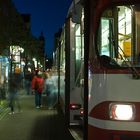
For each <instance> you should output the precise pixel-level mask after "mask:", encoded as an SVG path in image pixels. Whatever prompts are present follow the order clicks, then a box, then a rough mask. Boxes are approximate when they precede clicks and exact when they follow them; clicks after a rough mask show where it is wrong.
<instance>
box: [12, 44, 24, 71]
mask: <svg viewBox="0 0 140 140" xmlns="http://www.w3.org/2000/svg"><path fill="white" fill-rule="evenodd" d="M23 52H24V49H23V48H22V47H20V46H14V45H13V46H10V61H11V70H10V72H11V73H12V72H13V71H14V70H15V69H17V68H18V69H19V70H20V71H21V53H23Z"/></svg>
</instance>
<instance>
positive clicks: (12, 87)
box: [8, 73, 21, 114]
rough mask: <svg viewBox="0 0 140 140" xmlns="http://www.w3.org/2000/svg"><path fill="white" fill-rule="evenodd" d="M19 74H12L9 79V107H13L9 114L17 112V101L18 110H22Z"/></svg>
mask: <svg viewBox="0 0 140 140" xmlns="http://www.w3.org/2000/svg"><path fill="white" fill-rule="evenodd" d="M17 78H18V77H17V75H16V74H15V73H13V74H10V76H9V80H8V89H9V107H10V109H11V112H10V113H9V114H14V113H15V103H16V104H17V109H18V112H21V106H20V102H19V96H18V89H19V84H20V83H18V79H17Z"/></svg>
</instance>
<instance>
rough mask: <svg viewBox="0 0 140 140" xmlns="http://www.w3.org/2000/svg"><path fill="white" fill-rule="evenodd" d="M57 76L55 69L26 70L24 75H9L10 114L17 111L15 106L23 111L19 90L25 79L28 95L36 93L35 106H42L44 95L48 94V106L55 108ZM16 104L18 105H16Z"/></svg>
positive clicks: (19, 110)
mask: <svg viewBox="0 0 140 140" xmlns="http://www.w3.org/2000/svg"><path fill="white" fill-rule="evenodd" d="M56 78H57V76H56V73H55V71H51V70H50V71H45V72H43V71H26V73H25V75H24V76H22V75H21V74H20V73H18V74H17V73H13V74H10V75H9V81H8V84H9V86H8V87H9V107H10V109H11V112H10V114H14V113H15V108H16V110H18V112H21V105H20V102H19V91H20V88H21V83H23V81H24V86H23V88H24V91H25V94H26V95H34V99H35V100H34V101H35V102H34V105H35V108H37V109H39V108H41V107H42V95H45V96H46V99H47V100H46V107H47V108H48V109H53V108H54V107H55V105H56V103H57V92H58V91H57V90H58V89H57V79H56ZM15 105H16V106H15Z"/></svg>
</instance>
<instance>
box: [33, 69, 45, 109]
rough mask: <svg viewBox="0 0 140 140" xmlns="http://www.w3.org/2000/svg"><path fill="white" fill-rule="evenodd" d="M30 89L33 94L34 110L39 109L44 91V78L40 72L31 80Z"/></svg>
mask: <svg viewBox="0 0 140 140" xmlns="http://www.w3.org/2000/svg"><path fill="white" fill-rule="evenodd" d="M32 89H33V90H34V92H35V106H36V108H40V107H41V99H42V92H43V89H44V78H43V77H42V72H41V71H39V72H37V74H36V76H34V78H33V80H32Z"/></svg>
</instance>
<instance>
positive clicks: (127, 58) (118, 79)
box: [54, 0, 140, 140]
mask: <svg viewBox="0 0 140 140" xmlns="http://www.w3.org/2000/svg"><path fill="white" fill-rule="evenodd" d="M66 19H67V20H66V22H65V23H64V26H63V28H62V32H61V35H60V37H59V41H58V42H59V43H58V47H57V48H56V50H55V52H54V56H55V57H54V66H56V67H57V70H58V76H59V84H58V85H59V94H60V98H59V99H60V104H61V106H62V108H63V110H64V106H65V105H67V107H70V109H71V111H70V113H68V115H69V116H70V119H69V120H72V121H73V122H78V123H79V121H77V120H76V119H75V118H76V116H79V117H81V116H80V115H81V114H80V110H81V108H84V109H86V108H85V106H84V104H87V106H88V111H87V114H84V115H87V130H86V131H87V134H88V136H87V137H88V140H139V139H140V1H139V0H87V1H86V0H85V1H84V2H83V1H82V0H75V1H73V3H72V5H71V7H70V9H69V12H68V16H67V18H66ZM86 64H87V65H86ZM86 70H87V72H88V75H86V74H85V72H86ZM86 79H87V80H86ZM86 82H87V83H88V84H86ZM87 86H88V88H87ZM84 89H87V90H84ZM73 93H74V95H75V97H74V98H73ZM86 96H87V97H88V101H86V100H85V97H86ZM77 99H79V100H77ZM76 100H77V102H76ZM67 103H68V104H67ZM73 105H74V106H73ZM67 107H66V108H67ZM72 107H74V108H73V109H72ZM84 111H86V110H84ZM64 112H65V113H67V109H65V110H64ZM71 113H72V114H71ZM75 113H76V114H75ZM71 115H72V117H71ZM85 118H86V117H85ZM84 125H86V124H84Z"/></svg>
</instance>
